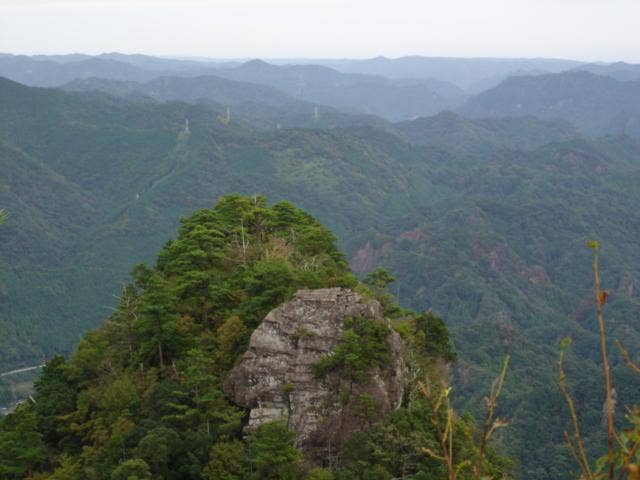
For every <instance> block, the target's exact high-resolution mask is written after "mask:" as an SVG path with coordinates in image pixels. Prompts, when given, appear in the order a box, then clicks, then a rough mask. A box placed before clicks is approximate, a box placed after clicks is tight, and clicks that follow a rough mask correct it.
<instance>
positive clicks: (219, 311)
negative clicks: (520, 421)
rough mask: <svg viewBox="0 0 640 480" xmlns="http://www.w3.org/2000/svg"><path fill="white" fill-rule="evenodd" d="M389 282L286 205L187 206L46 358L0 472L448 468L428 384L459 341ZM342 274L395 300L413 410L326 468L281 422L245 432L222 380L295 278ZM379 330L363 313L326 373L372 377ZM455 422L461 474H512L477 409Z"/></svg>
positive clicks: (424, 471)
mask: <svg viewBox="0 0 640 480" xmlns="http://www.w3.org/2000/svg"><path fill="white" fill-rule="evenodd" d="M390 280H392V279H391V278H390V277H389V276H388V274H386V273H385V272H383V271H377V272H376V273H374V274H372V275H371V276H369V277H368V279H367V283H368V284H369V286H365V285H360V286H359V285H358V282H357V280H356V278H355V276H354V275H353V274H352V273H351V272H350V270H349V268H348V266H347V263H346V261H345V260H344V257H343V255H342V254H341V253H340V252H339V251H338V250H337V249H336V247H335V239H334V237H333V235H332V234H331V233H330V232H329V231H328V230H326V229H325V228H324V227H323V226H322V225H320V224H319V223H318V222H317V221H316V220H315V219H314V218H312V217H311V216H309V215H308V214H306V213H305V212H303V211H301V210H299V209H297V208H296V207H294V206H293V205H292V204H290V203H287V202H279V203H276V204H274V205H273V206H271V207H270V206H268V205H267V204H266V201H265V199H264V198H262V197H257V196H254V197H243V196H239V195H231V196H227V197H224V198H222V199H221V200H220V201H219V202H218V203H217V204H216V206H215V208H213V209H204V210H199V211H197V212H196V213H194V214H193V215H191V216H190V217H187V218H185V219H183V220H182V222H181V227H180V231H179V235H178V238H177V239H175V240H173V241H171V242H169V243H167V245H166V246H165V247H164V248H163V249H162V251H161V252H160V254H159V256H158V260H157V263H156V266H155V267H153V268H149V267H146V266H144V265H139V266H137V267H136V268H135V269H134V271H133V274H132V283H131V284H129V285H127V286H126V287H125V288H124V289H123V291H122V294H121V297H120V304H119V306H118V308H117V309H116V310H115V311H114V312H113V314H112V315H111V316H110V317H109V318H108V319H107V321H106V322H105V323H104V325H103V326H102V327H101V328H99V329H98V330H96V331H94V332H90V333H89V334H87V335H86V336H85V337H84V338H83V339H82V341H81V342H80V344H79V346H78V348H77V349H76V351H75V352H74V354H73V355H72V356H71V358H70V360H65V359H64V358H63V357H56V358H54V359H53V360H51V361H50V362H48V363H47V365H46V366H45V367H44V369H43V372H42V375H41V376H40V378H39V380H38V381H37V382H36V393H35V395H34V396H33V398H32V399H31V400H29V401H27V402H24V403H23V404H21V405H20V406H19V407H18V408H17V410H16V411H15V412H14V413H13V414H10V415H8V416H6V417H4V418H3V419H2V420H1V421H0V477H1V478H3V479H7V480H9V479H23V478H28V479H32V480H33V479H45V478H47V479H52V480H75V479H77V480H102V479H105V480H121V479H123V480H124V479H128V480H131V479H139V480H142V479H160V478H162V479H211V480H213V479H227V480H232V479H256V480H257V479H261V480H262V479H299V478H307V479H316V480H318V479H325V480H326V479H331V478H334V477H335V478H338V479H345V480H347V479H360V478H361V479H369V480H372V479H391V478H398V477H401V478H414V479H424V480H427V479H434V480H435V479H440V478H442V476H443V475H445V472H446V465H444V464H443V463H442V462H441V461H440V460H439V459H438V458H437V456H436V457H433V456H430V455H427V454H425V449H426V450H429V451H435V449H436V445H437V444H438V439H439V435H438V430H437V429H436V428H435V424H434V423H433V419H434V418H437V417H438V416H439V415H440V414H441V411H440V408H441V407H440V405H434V404H433V403H432V402H431V401H430V400H429V399H428V398H426V397H424V396H422V395H420V394H419V392H418V391H417V390H416V387H417V385H418V384H417V380H418V379H420V380H422V381H425V379H426V380H428V381H429V382H431V383H432V384H433V386H434V388H436V390H437V391H441V390H442V389H443V388H445V387H443V386H442V385H443V382H445V381H446V374H445V373H444V372H445V371H444V370H443V366H444V365H445V363H446V362H449V361H451V360H453V359H454V358H455V355H454V353H453V351H452V347H451V344H450V342H449V338H448V334H447V331H446V328H445V327H444V323H443V322H442V320H441V319H439V318H437V317H435V316H433V315H432V314H423V315H417V314H413V313H412V312H409V311H406V310H404V309H402V308H400V307H399V306H398V305H397V304H396V303H395V301H394V299H393V297H391V296H390V294H389V293H388V292H387V291H386V286H387V284H388V283H389V281H390ZM334 286H342V287H350V288H357V289H359V290H360V291H362V292H363V294H366V295H374V296H376V297H378V298H379V299H380V301H381V302H382V305H383V307H384V311H385V314H386V315H387V316H388V317H389V316H390V317H396V318H397V320H396V321H395V322H396V324H397V328H398V330H399V331H400V332H401V334H402V335H403V336H404V338H405V340H406V342H407V345H408V346H409V347H410V349H409V352H410V355H409V357H408V361H409V363H410V365H411V368H412V371H413V372H414V373H415V378H416V381H415V382H414V383H413V385H412V388H411V389H410V392H413V393H409V394H408V395H407V399H406V401H405V405H404V406H403V408H401V409H399V410H397V411H395V412H393V413H392V414H391V415H389V416H388V417H387V418H385V419H383V420H382V421H381V422H380V423H377V424H376V425H375V426H373V427H372V428H366V425H367V424H368V423H367V422H368V421H365V420H363V425H364V426H365V428H363V430H362V431H361V432H360V433H358V434H357V435H356V436H355V437H354V438H353V439H352V440H351V441H350V442H349V444H348V445H347V447H346V448H345V449H344V450H343V452H341V460H340V462H339V465H338V466H337V467H336V468H334V471H329V470H326V469H318V468H315V469H314V468H310V467H307V466H305V464H304V462H302V461H301V460H302V457H301V454H300V453H299V452H298V451H297V450H296V449H295V448H294V447H293V443H292V442H293V437H292V433H291V432H289V431H288V430H287V427H286V424H284V423H281V422H275V423H269V424H264V425H263V426H261V427H260V428H258V429H257V430H255V431H254V432H253V433H252V434H250V435H249V436H248V437H246V438H243V436H242V434H241V431H242V426H243V422H244V419H245V416H246V412H245V411H243V410H241V409H239V408H238V407H236V406H234V405H232V404H231V403H229V402H228V401H227V400H226V399H225V397H224V395H223V393H222V389H221V382H222V379H223V378H224V377H225V375H226V373H227V372H228V371H229V370H230V368H231V367H232V366H233V365H234V363H235V361H236V360H237V358H238V357H239V355H241V354H242V353H243V352H244V349H245V348H246V345H247V341H248V338H249V335H250V334H251V332H252V330H253V329H254V328H255V327H256V326H257V325H258V324H259V322H260V321H261V320H262V318H263V317H264V316H265V314H266V313H267V312H268V311H270V310H271V309H273V308H274V307H275V306H277V305H278V304H280V303H282V302H283V301H286V300H288V299H289V298H290V297H291V296H292V295H293V293H294V292H295V291H296V290H297V289H299V288H304V287H306V288H319V287H334ZM385 328H386V327H385ZM378 330H379V327H378V326H377V324H375V325H373V324H371V325H367V324H366V322H365V323H362V321H360V322H359V323H358V322H356V323H353V324H352V325H351V326H350V327H349V328H348V329H347V330H346V333H345V337H344V339H343V341H342V343H341V344H340V345H339V347H338V348H337V350H336V356H335V357H332V360H331V361H323V362H321V363H320V364H319V365H318V374H319V375H321V374H322V372H323V371H327V370H332V371H342V370H340V369H341V368H344V369H346V370H345V371H349V372H351V374H353V375H355V376H354V381H366V378H364V377H363V376H364V373H365V372H366V368H367V365H372V364H373V363H375V362H380V361H384V347H383V344H384V337H385V335H380V332H379V331H378ZM354 338H355V341H354ZM381 342H382V344H381ZM336 362H337V363H336ZM365 407H366V405H364V406H363V408H365ZM365 410H366V408H365ZM363 415H365V417H366V411H364V410H363ZM365 417H363V418H365ZM449 422H450V424H451V429H452V430H451V432H455V436H453V437H452V438H453V443H452V444H451V447H450V448H451V451H452V452H455V455H456V458H457V459H459V460H458V461H459V465H460V468H459V470H460V474H459V475H460V476H459V477H458V478H461V479H464V478H475V477H474V476H473V470H472V469H470V468H466V467H465V465H471V464H473V465H478V464H481V465H482V466H483V470H484V471H485V472H487V473H488V474H490V475H491V476H492V477H493V478H499V477H500V478H501V477H502V476H503V474H504V472H505V471H506V468H507V464H506V463H505V461H504V460H503V459H501V458H500V457H498V456H496V455H495V454H494V453H493V452H492V451H487V452H484V451H483V452H480V451H479V450H478V449H477V448H476V447H475V442H476V438H475V437H474V435H475V432H474V426H473V422H472V421H471V419H470V418H468V417H463V418H458V417H451V418H449ZM472 460H473V462H472Z"/></svg>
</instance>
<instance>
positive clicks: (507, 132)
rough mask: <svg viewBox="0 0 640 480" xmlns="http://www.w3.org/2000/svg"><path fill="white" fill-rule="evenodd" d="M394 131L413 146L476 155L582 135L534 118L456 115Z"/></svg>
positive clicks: (419, 121) (413, 122)
mask: <svg viewBox="0 0 640 480" xmlns="http://www.w3.org/2000/svg"><path fill="white" fill-rule="evenodd" d="M395 129H396V131H397V132H399V133H400V134H402V135H403V136H404V137H405V138H406V139H407V140H409V141H410V142H411V143H415V144H417V145H432V146H437V147H441V148H444V149H448V150H455V151H456V152H457V153H462V154H464V153H467V154H470V155H476V156H477V155H480V154H481V152H486V153H491V152H492V151H495V150H500V149H511V150H532V149H535V148H538V147H540V146H542V145H546V144H548V143H554V142H558V141H564V140H568V139H572V138H577V137H578V136H579V134H578V132H577V130H576V129H575V128H574V127H572V126H571V125H569V124H567V123H565V122H550V121H541V120H538V119H536V118H535V117H508V118H502V117H496V118H482V119H475V120H470V119H467V118H464V117H462V116H460V115H458V114H455V113H453V112H442V113H439V114H438V115H434V116H433V117H423V118H417V119H415V120H410V121H405V122H400V123H397V124H395Z"/></svg>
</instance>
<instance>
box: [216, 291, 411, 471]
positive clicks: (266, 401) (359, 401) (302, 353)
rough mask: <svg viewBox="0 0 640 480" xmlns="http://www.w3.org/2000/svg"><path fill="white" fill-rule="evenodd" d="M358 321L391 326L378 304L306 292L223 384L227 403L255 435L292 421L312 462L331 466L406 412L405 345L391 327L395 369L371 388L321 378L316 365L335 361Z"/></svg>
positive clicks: (274, 318) (369, 379) (368, 383)
mask: <svg viewBox="0 0 640 480" xmlns="http://www.w3.org/2000/svg"><path fill="white" fill-rule="evenodd" d="M353 318H360V319H362V318H364V319H370V320H371V321H374V322H385V320H384V319H383V318H382V314H381V308H380V304H379V303H378V302H377V301H375V300H372V299H365V298H363V297H362V296H361V295H360V294H358V293H355V292H353V291H351V290H348V289H343V288H327V289H317V290H300V291H298V292H297V293H296V294H295V296H294V298H293V299H292V300H291V301H289V302H287V303H285V304H283V305H281V306H279V307H278V308H276V309H274V310H272V311H271V312H270V313H269V314H268V315H267V316H266V317H265V319H264V320H263V321H262V323H261V324H260V325H259V326H258V328H257V329H256V330H255V331H254V332H253V334H252V335H251V340H250V343H249V348H248V350H247V351H246V353H245V354H244V355H243V357H242V359H241V361H240V362H239V363H238V364H237V365H236V366H235V367H234V368H233V370H232V371H231V372H230V373H229V375H228V377H227V378H226V380H225V382H224V390H225V393H226V395H227V396H228V397H229V398H230V399H231V400H232V401H233V402H235V403H236V404H238V405H240V406H242V407H245V408H248V409H250V413H249V423H248V425H247V429H248V430H252V429H254V428H256V427H257V426H259V425H260V424H262V423H265V422H268V421H273V420H286V421H287V424H288V426H289V428H290V429H291V430H292V431H293V432H295V443H296V447H298V448H299V449H300V450H302V451H303V453H304V454H305V457H306V459H307V460H308V461H309V462H310V463H315V464H327V463H330V462H331V459H332V458H333V457H334V456H335V454H336V453H337V452H338V450H339V448H340V447H341V446H342V444H343V443H344V442H345V441H346V440H347V439H348V438H349V437H350V436H351V435H352V434H353V433H354V432H356V431H359V430H363V429H367V428H369V427H371V426H372V425H373V424H375V423H376V422H377V421H378V420H380V419H382V418H383V417H384V416H385V415H386V414H387V413H389V412H390V411H392V410H394V409H396V408H398V407H400V404H401V402H402V397H403V393H404V386H405V382H406V378H405V377H406V374H405V366H404V362H403V345H402V340H401V339H400V336H399V335H398V334H397V333H396V332H395V331H394V330H393V329H391V328H390V327H387V328H388V334H387V336H386V338H385V340H384V341H385V342H386V345H387V350H388V359H389V361H388V364H386V365H384V366H382V365H379V364H373V365H371V367H370V369H368V370H367V372H366V375H365V376H364V377H365V379H364V380H362V381H357V382H354V381H353V378H349V376H345V375H341V374H340V372H334V373H330V374H328V375H325V376H322V377H318V376H317V375H315V374H314V365H316V364H317V363H318V362H319V361H320V360H321V359H322V358H326V356H327V355H331V353H332V352H333V351H334V349H335V348H336V346H338V345H339V344H340V342H341V340H342V338H343V334H344V332H345V321H346V320H347V319H353ZM385 325H386V324H385Z"/></svg>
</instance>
